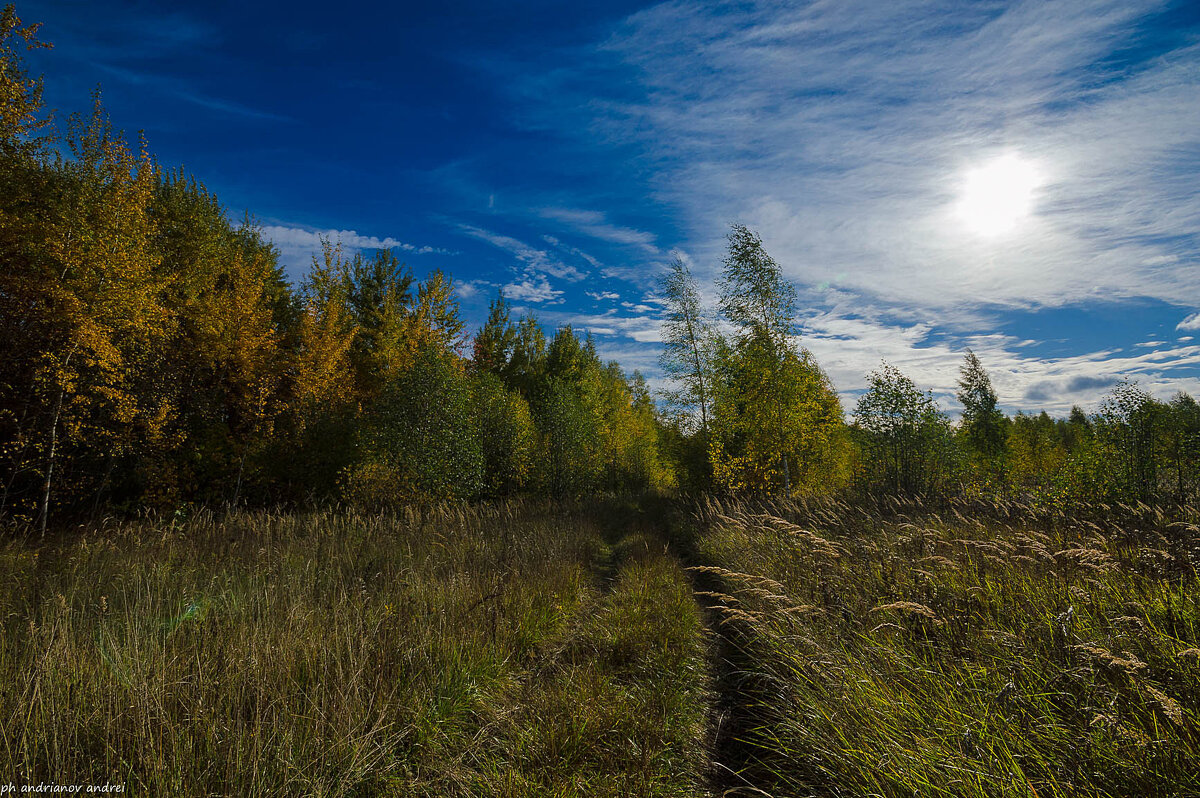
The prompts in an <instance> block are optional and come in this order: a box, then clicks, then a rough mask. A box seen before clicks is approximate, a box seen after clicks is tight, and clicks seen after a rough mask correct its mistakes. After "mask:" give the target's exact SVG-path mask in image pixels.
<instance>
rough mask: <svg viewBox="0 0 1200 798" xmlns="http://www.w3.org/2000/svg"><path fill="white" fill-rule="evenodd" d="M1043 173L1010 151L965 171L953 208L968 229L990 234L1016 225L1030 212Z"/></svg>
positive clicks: (979, 233)
mask: <svg viewBox="0 0 1200 798" xmlns="http://www.w3.org/2000/svg"><path fill="white" fill-rule="evenodd" d="M1042 183H1043V180H1042V175H1041V173H1040V172H1039V171H1038V169H1037V167H1035V166H1034V165H1033V164H1032V163H1030V162H1029V161H1027V160H1025V159H1024V158H1022V157H1021V156H1020V155H1017V154H1015V153H1010V154H1008V155H1002V156H1000V157H999V158H995V159H994V160H991V161H989V162H987V163H985V164H982V165H980V166H977V167H975V168H973V169H970V170H969V171H967V173H966V175H965V176H964V179H963V188H962V194H961V196H960V197H959V200H958V205H957V206H956V208H955V210H956V212H957V216H958V218H959V219H960V220H961V221H962V222H963V224H965V225H966V226H967V228H968V229H969V230H971V232H973V233H976V234H977V235H981V236H985V237H988V238H992V237H995V236H1000V235H1003V234H1004V233H1008V232H1011V231H1013V230H1014V229H1016V228H1017V227H1019V226H1020V224H1021V222H1023V221H1025V220H1026V219H1028V218H1029V217H1030V216H1031V215H1032V214H1033V205H1034V200H1035V198H1036V193H1037V190H1038V188H1039V187H1041V185H1042Z"/></svg>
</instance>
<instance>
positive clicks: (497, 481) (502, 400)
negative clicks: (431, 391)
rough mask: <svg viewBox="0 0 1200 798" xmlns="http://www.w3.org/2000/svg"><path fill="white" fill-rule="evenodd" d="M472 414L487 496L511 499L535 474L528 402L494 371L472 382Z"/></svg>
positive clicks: (534, 438)
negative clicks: (475, 426) (475, 419)
mask: <svg viewBox="0 0 1200 798" xmlns="http://www.w3.org/2000/svg"><path fill="white" fill-rule="evenodd" d="M471 404H472V412H473V414H474V415H475V416H476V418H477V419H478V425H479V433H478V434H479V447H480V454H481V456H482V458H483V486H482V493H483V495H485V496H492V497H496V496H511V495H513V494H515V493H517V492H518V491H520V490H522V489H523V488H525V487H526V486H527V485H528V484H529V481H530V477H531V474H532V472H533V461H534V454H535V451H536V447H537V429H536V427H535V426H534V423H533V416H532V414H531V413H530V410H529V403H528V402H526V401H525V399H524V397H522V396H521V395H520V394H518V393H514V392H513V391H510V390H508V389H507V388H505V387H504V384H503V383H502V382H501V381H500V378H499V377H497V376H496V375H495V374H493V373H491V372H480V373H478V374H476V375H475V376H474V378H473V379H472V380H471Z"/></svg>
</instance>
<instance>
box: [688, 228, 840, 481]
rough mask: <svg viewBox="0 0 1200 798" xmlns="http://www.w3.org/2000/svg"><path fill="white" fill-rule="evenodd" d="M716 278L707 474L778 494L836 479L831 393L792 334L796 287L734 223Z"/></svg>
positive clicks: (836, 406) (835, 405)
mask: <svg viewBox="0 0 1200 798" xmlns="http://www.w3.org/2000/svg"><path fill="white" fill-rule="evenodd" d="M720 288H721V295H720V300H721V310H722V312H723V313H724V315H725V318H726V319H727V320H728V321H729V322H730V323H731V325H732V326H733V328H734V337H733V340H732V341H730V342H728V343H721V344H719V346H718V348H717V355H716V358H715V361H716V371H717V380H716V384H715V385H714V389H713V395H714V399H713V440H712V442H711V444H710V451H711V457H712V467H713V473H714V476H715V478H716V479H717V481H718V482H719V483H720V484H722V485H724V486H725V487H726V488H731V489H745V490H761V491H766V490H772V489H778V490H782V491H783V493H784V494H785V495H790V494H791V493H792V491H793V489H794V488H802V489H804V490H811V489H813V488H814V487H815V486H816V485H817V484H819V483H821V482H823V481H824V482H826V483H827V484H836V482H837V480H838V479H839V472H840V471H841V469H840V467H839V465H838V463H839V462H840V461H841V459H842V455H841V450H842V440H843V439H842V437H841V434H840V433H841V427H842V421H841V406H840V403H839V402H838V399H837V396H836V394H835V393H834V392H833V390H832V387H831V386H830V384H829V381H828V379H827V378H826V377H825V375H824V374H823V373H822V372H821V371H820V369H819V368H818V367H817V364H816V362H815V361H814V360H813V358H812V356H811V355H810V354H808V353H807V352H802V351H801V350H799V349H798V347H797V346H796V344H795V339H794V333H795V321H794V319H795V315H796V289H795V287H794V286H793V285H792V284H791V283H789V282H787V281H786V280H785V279H784V278H783V272H782V270H781V269H780V268H779V265H778V264H777V263H776V262H775V260H774V259H773V258H772V257H771V256H770V255H768V254H767V252H766V250H765V249H764V248H763V244H762V240H761V239H760V238H759V236H758V234H757V233H754V232H753V231H751V230H750V229H749V228H747V227H745V226H743V225H734V227H733V229H732V231H731V232H730V234H729V250H728V254H727V255H726V258H725V268H724V272H723V275H722V280H721V285H720Z"/></svg>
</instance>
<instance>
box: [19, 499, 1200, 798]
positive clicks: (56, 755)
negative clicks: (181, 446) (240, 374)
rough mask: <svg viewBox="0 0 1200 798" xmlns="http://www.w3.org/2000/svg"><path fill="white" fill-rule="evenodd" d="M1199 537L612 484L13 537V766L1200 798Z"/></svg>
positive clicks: (234, 775)
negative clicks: (734, 500)
mask: <svg viewBox="0 0 1200 798" xmlns="http://www.w3.org/2000/svg"><path fill="white" fill-rule="evenodd" d="M1196 531H1197V530H1196V528H1195V527H1194V526H1191V525H1188V524H1185V523H1181V522H1172V521H1171V520H1170V519H1167V518H1164V517H1163V516H1162V515H1161V514H1157V513H1156V512H1154V511H1151V510H1145V509H1143V510H1140V511H1137V510H1130V509H1128V508H1116V509H1109V510H1108V511H1106V512H1104V513H1097V514H1096V515H1095V516H1094V517H1084V516H1082V515H1066V514H1053V513H1049V512H1035V511H1033V510H1031V509H1028V508H1023V507H1018V506H1004V505H994V504H979V503H977V504H969V503H963V504H958V505H953V504H943V505H939V506H937V507H933V506H927V505H922V504H918V503H915V502H905V501H903V500H897V499H888V500H879V501H865V502H858V503H854V504H847V503H845V502H840V501H835V500H832V499H830V500H821V501H812V502H808V503H774V504H769V505H748V504H722V503H720V502H717V501H714V500H708V501H705V502H703V503H701V504H700V505H693V506H684V505H681V504H675V505H672V504H670V503H667V502H664V501H661V500H648V501H645V502H642V503H638V502H633V501H628V500H627V501H618V500H595V501H589V502H579V503H567V504H550V503H537V502H528V503H522V502H516V503H512V504H507V505H501V506H494V507H475V508H447V509H443V510H439V511H427V512H424V513H420V512H417V511H412V512H409V513H407V514H401V515H363V514H359V513H356V512H353V511H342V512H332V511H330V512H311V513H296V514H271V513H262V512H259V513H253V512H247V513H234V514H230V515H227V516H220V517H218V516H215V515H211V514H207V513H200V514H198V515H197V516H195V517H193V518H190V519H186V520H175V521H173V522H170V523H151V522H136V523H133V522H130V523H110V524H106V525H102V526H97V527H94V528H89V529H87V530H84V531H78V532H75V533H70V534H66V533H64V534H62V535H60V536H58V537H54V538H51V539H48V540H47V542H44V543H43V542H41V541H37V540H18V539H10V540H8V542H6V543H3V544H0V577H2V578H0V618H2V619H3V620H2V622H3V639H2V641H0V783H4V782H5V781H10V782H16V783H31V784H37V783H39V782H57V783H73V784H89V783H92V784H104V783H120V784H124V785H125V786H126V792H127V794H135V795H147V796H163V795H183V796H208V795H248V796H268V795H295V796H301V795H305V796H307V795H317V796H391V795H395V796H404V795H413V796H417V795H420V796H535V795H537V796H543V795H546V796H596V795H599V796H605V795H610V796H623V795H638V796H643V795H644V796H658V795H662V796H668V795H675V796H685V795H688V796H690V795H722V794H728V795H769V796H777V797H782V796H809V795H823V796H833V795H836V796H843V795H844V796H867V795H880V796H889V798H890V797H891V796H924V795H945V796H1009V795H1011V796H1018V795H1020V796H1043V797H1044V796H1049V795H1087V796H1102V795H1103V796H1124V795H1153V796H1185V795H1196V794H1200V775H1198V774H1200V768H1198V766H1197V763H1198V762H1200V733H1198V730H1197V722H1198V720H1200V645H1198V644H1200V596H1198V595H1197V591H1196V572H1195V562H1196V561H1197V559H1198V558H1200V545H1198V541H1200V538H1198V537H1197V534H1196Z"/></svg>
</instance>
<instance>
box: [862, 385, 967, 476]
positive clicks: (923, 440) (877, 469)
mask: <svg viewBox="0 0 1200 798" xmlns="http://www.w3.org/2000/svg"><path fill="white" fill-rule="evenodd" d="M867 381H868V388H867V391H866V393H864V394H863V395H862V396H860V397H859V399H858V404H857V406H856V407H855V410H854V425H855V429H856V433H857V436H858V439H859V441H860V445H861V446H862V449H863V452H864V455H865V457H864V459H863V461H862V462H861V463H860V468H861V469H862V474H861V475H860V478H864V477H865V478H866V479H867V480H869V481H872V482H879V483H882V484H884V485H886V486H888V487H889V488H891V489H892V490H896V491H907V492H923V491H933V490H937V489H940V488H942V487H944V486H945V485H946V483H947V481H948V480H949V478H950V476H951V468H952V459H953V456H954V450H953V443H952V442H953V438H952V435H951V429H950V421H949V419H947V418H946V415H945V414H944V413H943V412H942V411H941V410H940V409H939V408H938V406H937V402H936V401H934V398H933V395H932V394H929V393H922V392H921V391H920V390H919V389H918V388H917V386H916V384H914V383H913V381H912V380H911V379H909V378H908V377H906V376H905V375H904V374H902V373H900V371H899V370H898V369H897V368H896V367H895V366H892V365H890V364H888V363H886V362H885V363H883V365H882V366H880V367H879V368H878V369H876V370H875V371H873V372H871V374H870V375H868V377H867Z"/></svg>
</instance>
